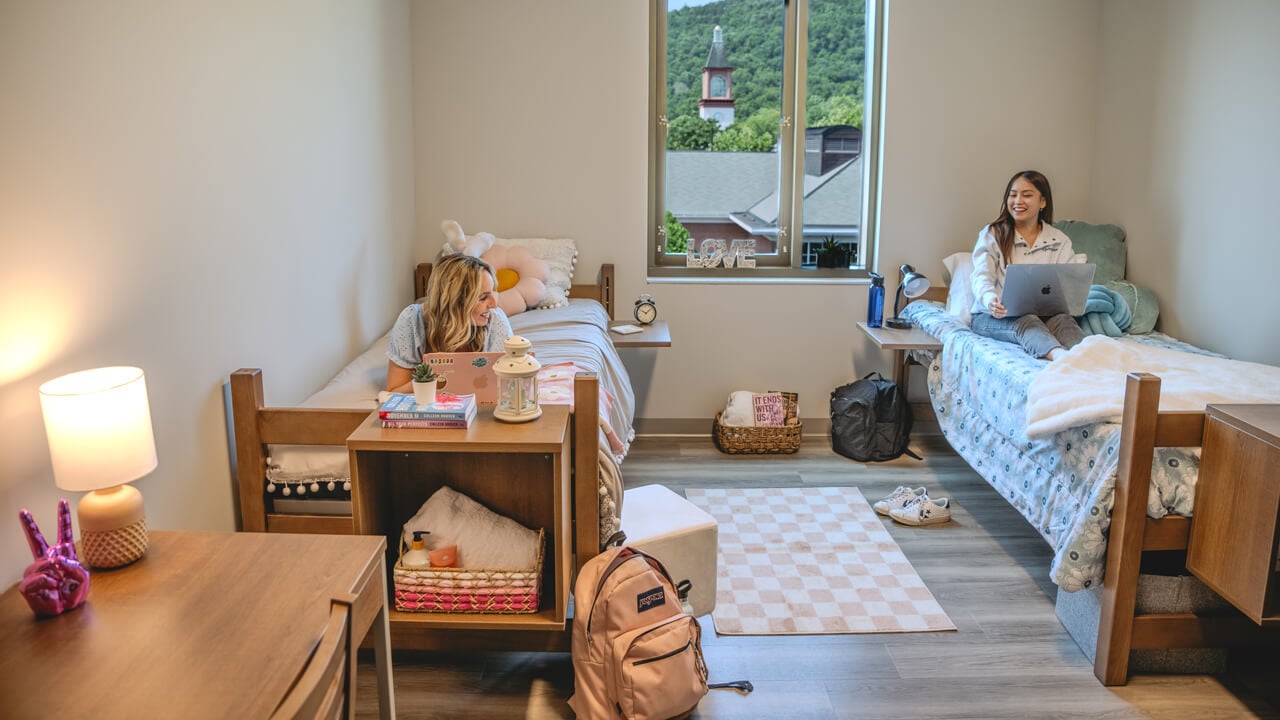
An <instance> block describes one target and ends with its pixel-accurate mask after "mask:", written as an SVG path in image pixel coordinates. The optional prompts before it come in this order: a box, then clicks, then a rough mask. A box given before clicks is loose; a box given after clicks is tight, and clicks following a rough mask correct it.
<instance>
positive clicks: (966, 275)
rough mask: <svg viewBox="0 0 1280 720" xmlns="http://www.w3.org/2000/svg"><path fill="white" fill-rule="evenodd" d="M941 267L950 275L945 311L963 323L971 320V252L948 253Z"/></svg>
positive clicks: (968, 322) (966, 323)
mask: <svg viewBox="0 0 1280 720" xmlns="http://www.w3.org/2000/svg"><path fill="white" fill-rule="evenodd" d="M942 265H943V267H945V268H946V269H947V273H948V274H949V275H950V276H951V277H950V279H949V280H948V281H947V282H948V283H949V287H948V288H947V312H949V313H951V314H952V315H955V316H956V317H958V318H960V321H961V322H963V323H964V324H965V325H968V324H970V323H971V322H972V321H973V316H972V314H971V312H970V310H971V309H972V308H973V283H972V282H970V279H971V276H972V275H973V253H969V252H958V253H954V254H952V255H948V256H947V258H946V259H945V260H943V261H942Z"/></svg>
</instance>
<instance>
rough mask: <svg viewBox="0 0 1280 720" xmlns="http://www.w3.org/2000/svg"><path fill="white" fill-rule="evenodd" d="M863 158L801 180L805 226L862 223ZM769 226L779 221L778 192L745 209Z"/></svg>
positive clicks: (860, 157) (857, 158)
mask: <svg viewBox="0 0 1280 720" xmlns="http://www.w3.org/2000/svg"><path fill="white" fill-rule="evenodd" d="M861 206H862V156H861V155H859V156H858V157H856V158H854V159H853V160H850V161H849V162H847V163H844V164H843V165H839V166H837V167H836V168H834V169H832V170H831V172H828V173H827V174H826V175H818V176H814V175H805V176H804V224H805V225H854V226H856V225H858V224H859V223H860V222H861V221H862V217H861V211H862V207H861ZM748 211H749V212H750V213H751V214H752V215H755V216H756V217H758V218H760V219H761V220H764V221H766V222H769V223H776V222H777V221H778V193H777V188H776V187H775V188H773V192H772V193H770V195H769V197H766V198H764V199H763V200H761V201H760V202H759V203H756V204H755V205H753V206H752V207H750V208H748Z"/></svg>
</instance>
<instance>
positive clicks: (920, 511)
mask: <svg viewBox="0 0 1280 720" xmlns="http://www.w3.org/2000/svg"><path fill="white" fill-rule="evenodd" d="M889 517H891V518H893V519H894V520H896V521H898V522H900V523H902V524H904V525H933V524H934V523H944V522H947V521H949V520H950V519H951V502H950V501H949V500H948V499H947V498H938V499H936V500H935V499H933V498H931V497H929V496H928V495H924V496H922V497H921V498H920V499H918V500H916V501H914V502H908V503H907V504H906V505H904V506H902V507H900V508H894V509H892V510H890V511H889Z"/></svg>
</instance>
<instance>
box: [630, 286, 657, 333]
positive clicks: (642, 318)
mask: <svg viewBox="0 0 1280 720" xmlns="http://www.w3.org/2000/svg"><path fill="white" fill-rule="evenodd" d="M635 316H636V322H638V323H640V324H641V325H650V324H652V323H653V321H654V320H657V319H658V306H657V304H655V303H654V301H653V296H652V295H650V294H649V293H645V294H643V295H641V296H640V299H638V300H636V309H635Z"/></svg>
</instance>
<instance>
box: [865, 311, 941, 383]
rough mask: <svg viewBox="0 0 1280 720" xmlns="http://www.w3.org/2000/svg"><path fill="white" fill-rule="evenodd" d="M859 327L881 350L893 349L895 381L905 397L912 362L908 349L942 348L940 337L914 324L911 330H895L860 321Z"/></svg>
mask: <svg viewBox="0 0 1280 720" xmlns="http://www.w3.org/2000/svg"><path fill="white" fill-rule="evenodd" d="M858 327H859V328H861V329H862V332H864V333H866V335H867V337H869V338H871V341H872V342H874V343H875V344H876V347H878V348H880V349H881V350H892V351H893V382H894V383H896V384H897V386H898V387H900V388H902V395H903V397H909V396H908V395H907V378H908V377H910V375H909V374H908V373H907V366H908V365H909V364H910V363H911V356H910V355H909V354H907V351H908V350H941V349H942V343H941V342H940V341H939V340H938V338H936V337H934V336H932V335H930V334H929V333H927V332H925V331H924V330H921V329H920V328H919V327H918V326H915V325H913V326H912V327H911V329H909V330H895V329H893V328H891V327H878V328H873V327H868V326H867V324H866V323H865V322H859V323H858Z"/></svg>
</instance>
